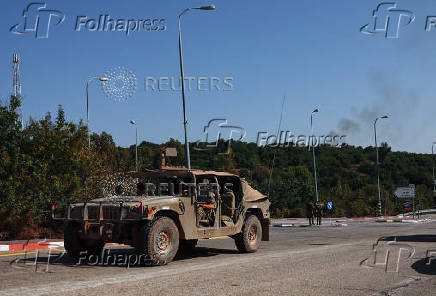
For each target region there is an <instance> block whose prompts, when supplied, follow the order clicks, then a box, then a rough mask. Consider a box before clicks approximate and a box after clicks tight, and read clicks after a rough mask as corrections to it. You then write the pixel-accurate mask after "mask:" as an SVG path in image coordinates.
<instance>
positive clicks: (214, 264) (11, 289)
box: [0, 222, 436, 296]
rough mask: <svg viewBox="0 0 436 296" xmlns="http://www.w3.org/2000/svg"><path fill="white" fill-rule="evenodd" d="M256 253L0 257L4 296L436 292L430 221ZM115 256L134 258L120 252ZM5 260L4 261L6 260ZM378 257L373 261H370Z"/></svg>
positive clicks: (296, 233)
mask: <svg viewBox="0 0 436 296" xmlns="http://www.w3.org/2000/svg"><path fill="white" fill-rule="evenodd" d="M271 231H272V233H271V241H270V242H264V243H262V246H261V249H260V250H259V251H258V252H257V253H255V254H239V253H237V251H236V249H235V247H234V244H233V240H232V239H229V238H225V239H216V240H203V241H200V243H199V246H198V247H197V248H196V250H195V251H194V253H193V254H191V255H184V256H180V257H179V258H178V259H177V260H176V261H175V262H172V263H171V264H169V265H167V266H163V267H130V268H127V267H126V266H123V267H118V266H79V267H77V266H72V262H71V261H70V260H68V258H66V257H62V258H60V259H58V260H56V256H53V257H51V261H52V263H51V264H50V265H48V272H47V270H46V268H47V264H46V263H45V262H46V260H47V255H46V254H39V259H38V260H39V264H38V265H36V266H37V268H35V265H30V264H29V263H31V260H33V259H32V258H34V256H35V254H28V255H27V256H28V259H27V263H28V264H29V265H24V263H23V260H19V261H15V262H13V260H14V259H17V258H21V259H22V258H23V256H24V255H22V254H20V255H16V256H9V254H8V253H0V272H1V273H0V296H2V295H32V296H38V295H106V296H111V295H123V296H125V295H171V296H175V295H420V296H423V295H436V276H435V275H436V263H434V262H433V261H431V262H430V264H429V265H427V263H428V260H429V259H426V257H427V254H426V253H427V252H428V251H429V252H430V253H429V254H430V255H431V254H432V253H431V250H432V249H434V250H435V252H434V253H433V255H434V256H436V223H426V224H417V225H416V224H406V223H374V222H360V223H359V222H355V223H351V224H348V227H321V228H319V227H312V228H309V227H291V228H272V229H271ZM111 251H113V252H114V254H124V255H126V254H134V252H133V250H131V249H129V248H126V247H124V248H123V247H119V248H117V250H112V249H111ZM5 255H7V256H5ZM375 256H376V258H375Z"/></svg>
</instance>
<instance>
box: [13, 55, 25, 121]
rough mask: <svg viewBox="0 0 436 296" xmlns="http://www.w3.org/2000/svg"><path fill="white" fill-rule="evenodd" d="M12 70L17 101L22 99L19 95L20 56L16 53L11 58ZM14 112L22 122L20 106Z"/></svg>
mask: <svg viewBox="0 0 436 296" xmlns="http://www.w3.org/2000/svg"><path fill="white" fill-rule="evenodd" d="M12 65H13V66H12V68H13V69H14V77H13V86H14V96H15V97H17V98H18V99H20V100H21V99H22V94H21V78H20V56H19V55H18V53H14V55H13V57H12ZM15 112H16V113H17V114H18V116H19V120H20V121H21V122H23V114H22V108H21V106H20V107H18V108H17V109H16V110H15Z"/></svg>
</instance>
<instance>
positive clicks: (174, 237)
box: [138, 217, 179, 265]
mask: <svg viewBox="0 0 436 296" xmlns="http://www.w3.org/2000/svg"><path fill="white" fill-rule="evenodd" d="M178 249H179V230H178V229H177V226H176V224H175V223H174V221H173V220H172V219H171V218H168V217H156V218H154V219H153V221H151V222H149V223H147V224H145V225H144V226H142V227H141V230H140V233H139V237H138V250H139V251H140V252H142V253H144V254H145V255H146V259H147V260H146V263H149V264H151V265H166V264H168V263H170V262H171V261H173V259H174V257H175V256H176V254H177V251H178Z"/></svg>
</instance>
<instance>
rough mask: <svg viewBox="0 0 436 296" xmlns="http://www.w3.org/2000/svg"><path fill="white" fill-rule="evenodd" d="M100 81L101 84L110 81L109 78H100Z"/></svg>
mask: <svg viewBox="0 0 436 296" xmlns="http://www.w3.org/2000/svg"><path fill="white" fill-rule="evenodd" d="M98 80H100V81H101V82H106V81H109V78H107V77H100V78H98Z"/></svg>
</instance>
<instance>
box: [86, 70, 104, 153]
mask: <svg viewBox="0 0 436 296" xmlns="http://www.w3.org/2000/svg"><path fill="white" fill-rule="evenodd" d="M94 80H99V81H100V82H106V81H108V80H109V79H108V78H107V77H91V78H89V79H88V81H87V82H86V122H87V124H86V125H87V127H88V148H91V134H90V131H89V94H88V89H89V83H90V82H91V81H94Z"/></svg>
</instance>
